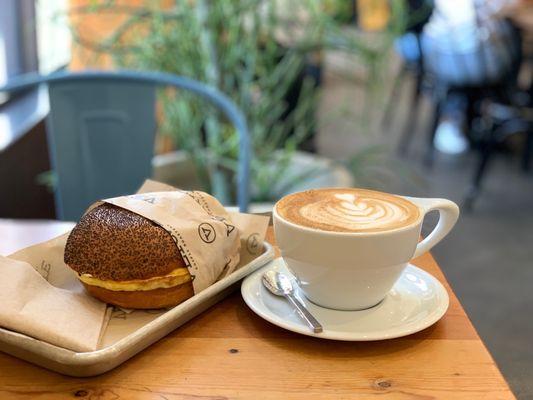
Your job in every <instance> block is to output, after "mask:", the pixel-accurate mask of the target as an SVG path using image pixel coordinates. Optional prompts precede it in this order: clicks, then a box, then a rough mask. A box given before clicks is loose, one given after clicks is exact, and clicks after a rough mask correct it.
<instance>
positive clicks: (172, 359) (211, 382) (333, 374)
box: [0, 220, 514, 400]
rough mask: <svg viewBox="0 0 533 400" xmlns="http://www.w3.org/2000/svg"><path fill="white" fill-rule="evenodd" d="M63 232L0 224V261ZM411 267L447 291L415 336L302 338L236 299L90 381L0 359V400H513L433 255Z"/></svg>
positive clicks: (51, 225) (46, 226) (53, 226)
mask: <svg viewBox="0 0 533 400" xmlns="http://www.w3.org/2000/svg"><path fill="white" fill-rule="evenodd" d="M69 227H70V225H68V224H64V223H57V222H45V223H37V222H29V223H22V222H16V221H6V220H0V254H7V253H9V252H10V251H13V250H16V249H18V248H20V247H21V246H24V245H28V244H30V243H31V242H37V241H39V240H44V239H47V238H50V237H53V236H54V235H57V234H59V233H61V232H63V231H65V230H67V229H69ZM269 240H270V241H271V242H273V241H274V237H273V234H272V231H269ZM414 264H416V265H417V266H419V267H421V268H423V269H425V270H426V271H428V272H430V273H432V274H433V275H434V276H436V277H437V278H438V279H439V280H440V281H441V282H442V283H443V284H444V286H445V287H446V288H447V290H448V292H449V293H450V308H449V310H448V312H447V313H446V315H445V316H444V318H443V319H442V320H441V321H439V322H438V323H437V324H435V325H433V326H432V327H430V328H428V329H426V330H424V331H422V332H419V333H417V334H415V335H411V336H408V337H405V338H401V339H393V340H387V341H381V342H359V343H356V342H352V343H347V342H332V341H327V340H319V339H315V338H310V337H305V336H301V335H297V334H295V333H292V332H288V331H285V330H283V329H281V328H278V327H276V326H274V325H271V324H269V323H268V322H266V321H264V320H262V319H261V318H260V317H258V316H256V315H255V314H254V313H253V312H252V311H250V310H249V309H248V308H247V306H246V305H245V304H244V302H243V300H242V299H241V296H240V294H239V293H235V294H233V295H232V296H230V297H229V298H228V299H226V300H225V301H223V302H221V303H219V304H218V305H216V306H214V307H212V308H211V309H210V310H208V311H206V312H205V313H203V314H201V315H200V316H198V317H197V318H195V319H193V320H192V321H191V322H189V323H188V324H186V325H185V326H183V327H181V328H179V329H177V330H176V331H174V332H173V333H171V334H170V335H168V336H167V337H165V338H164V339H162V340H160V341H159V342H158V343H156V344H154V345H153V346H151V347H150V348H148V349H146V350H145V351H143V352H141V353H140V354H138V355H137V356H135V357H134V358H132V359H131V360H129V361H127V362H126V363H124V364H123V365H122V366H120V367H118V368H116V369H115V370H113V371H110V372H108V373H106V374H104V375H101V376H98V377H95V378H70V377H66V376H62V375H60V374H57V373H54V372H50V371H47V370H45V369H42V368H39V367H36V366H33V365H32V364H29V363H27V362H25V361H21V360H19V359H17V358H14V357H11V356H9V355H6V354H2V353H0V398H2V399H3V398H9V399H13V398H31V399H34V398H38V399H48V398H50V399H57V398H82V399H83V398H86V399H102V400H104V399H105V400H107V399H132V398H141V399H168V400H171V399H226V398H227V399H230V398H231V399H242V398H247V399H293V398H303V399H318V398H326V399H333V398H335V399H340V398H343V399H344V398H356V399H367V398H369V399H382V400H383V399H468V400H474V399H513V398H514V396H513V394H512V393H511V391H510V390H509V387H508V386H507V383H506V382H505V380H504V379H503V377H502V375H501V373H500V372H499V371H498V368H497V367H496V365H495V364H494V361H493V360H492V358H491V356H490V354H489V353H488V351H487V349H486V348H485V346H484V345H483V342H482V341H481V339H480V338H479V336H478V334H477V333H476V331H475V329H474V327H473V326H472V323H471V322H470V320H469V319H468V316H467V315H466V314H465V311H464V310H463V308H462V307H461V304H460V303H459V301H458V300H457V297H456V296H455V294H454V293H453V292H452V290H451V288H450V286H449V284H448V282H447V281H446V279H445V278H444V275H443V274H442V272H441V270H440V269H439V267H438V265H437V264H436V263H435V260H434V259H433V257H431V255H429V254H427V255H424V256H422V257H420V258H418V259H416V260H415V261H414Z"/></svg>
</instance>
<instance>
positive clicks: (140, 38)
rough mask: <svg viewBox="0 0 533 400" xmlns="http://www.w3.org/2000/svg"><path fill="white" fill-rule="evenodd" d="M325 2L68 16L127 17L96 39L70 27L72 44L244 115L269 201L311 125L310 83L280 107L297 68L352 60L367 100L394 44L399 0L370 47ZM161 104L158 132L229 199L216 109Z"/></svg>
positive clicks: (170, 99) (257, 184)
mask: <svg viewBox="0 0 533 400" xmlns="http://www.w3.org/2000/svg"><path fill="white" fill-rule="evenodd" d="M326 3H328V1H327V0H290V1H280V0H216V1H215V0H175V1H174V2H173V3H172V5H170V6H169V7H163V6H162V5H161V2H159V1H147V2H146V3H145V4H144V5H143V6H142V7H131V6H126V5H124V4H123V3H116V2H114V1H93V2H92V4H90V5H89V6H85V7H80V8H76V9H74V10H72V11H71V15H72V16H73V18H74V17H76V16H80V15H85V14H87V13H92V14H94V13H99V14H104V13H115V14H122V15H125V16H126V18H125V19H124V21H123V22H122V23H121V24H120V26H118V27H117V28H116V29H115V30H114V32H113V33H112V34H111V35H110V36H108V37H107V38H104V39H101V40H98V41H96V42H92V41H90V40H88V39H87V38H86V37H84V36H83V35H82V34H81V33H80V32H79V30H78V29H77V28H76V27H74V28H73V30H72V34H73V39H74V41H75V43H77V44H78V45H80V46H83V47H87V48H90V49H92V50H94V51H96V53H98V54H110V55H111V56H112V58H113V62H114V64H115V65H116V66H118V67H125V68H130V69H140V70H157V71H165V72H170V73H174V74H177V75H185V76H189V77H192V78H194V79H197V80H200V81H203V82H206V83H208V84H210V85H212V86H214V87H217V88H218V89H219V90H221V91H222V92H224V93H225V94H227V95H228V96H229V97H230V98H231V99H232V100H233V101H234V102H235V103H236V104H237V105H238V106H239V107H240V108H241V109H242V110H243V112H244V114H245V116H246V118H247V121H248V125H249V129H250V134H251V137H252V143H253V161H252V182H253V185H252V186H253V188H254V190H253V193H252V195H253V199H254V200H272V199H273V198H276V197H277V196H278V195H279V193H272V190H271V188H272V182H274V181H275V180H276V178H277V177H279V176H280V175H282V174H284V172H285V171H286V170H287V168H288V167H289V165H290V163H291V158H292V156H293V154H294V152H295V151H296V150H297V148H298V146H299V145H300V144H301V143H302V142H303V141H304V140H306V139H307V138H308V136H309V135H310V134H311V132H313V130H314V129H316V128H317V127H316V119H315V118H313V113H314V111H313V110H314V107H315V105H316V101H317V96H318V95H319V89H318V88H317V87H316V86H315V85H314V84H313V82H312V80H310V79H309V78H306V77H304V78H303V82H302V85H301V90H300V92H299V97H298V99H297V102H296V106H295V107H294V109H292V110H288V108H287V107H288V105H287V101H286V96H287V93H288V92H289V90H290V89H291V87H292V86H293V85H294V84H295V83H296V82H297V80H298V79H302V71H303V68H304V65H305V64H306V63H307V62H309V60H310V59H311V58H315V59H316V58H317V57H318V58H320V55H321V54H322V53H323V52H324V51H325V50H328V49H337V50H343V51H347V52H351V53H355V54H357V55H358V56H359V58H360V60H361V61H362V63H363V64H364V65H365V67H366V70H367V71H368V76H367V78H366V82H365V83H364V85H365V87H366V89H367V90H368V92H369V99H372V98H373V94H375V93H376V88H377V87H379V81H380V77H379V70H380V68H381V66H382V64H383V63H384V59H385V58H386V56H385V55H386V53H387V52H388V49H389V48H390V44H391V43H392V38H393V37H394V36H395V34H396V33H397V32H398V31H399V29H401V22H399V21H401V20H402V19H403V16H402V15H401V14H402V12H401V7H400V6H399V5H400V4H401V1H400V0H398V1H393V2H392V3H391V4H392V9H393V15H395V16H398V18H393V20H392V23H391V26H390V29H389V30H388V31H387V32H385V33H383V34H382V35H381V36H380V37H379V38H377V40H374V42H373V43H372V45H369V44H368V43H367V42H366V41H365V40H364V39H363V38H360V37H358V36H357V35H354V34H352V33H350V34H346V33H345V32H344V31H343V29H342V27H341V26H340V25H339V23H338V22H337V21H336V20H335V19H334V18H333V17H332V16H330V15H328V14H327V13H326V12H324V9H325V7H326V6H327V4H326ZM159 100H160V104H161V110H162V114H163V116H164V118H163V121H164V122H163V124H162V126H161V132H162V133H163V134H167V135H170V136H171V137H173V138H174V140H175V142H176V145H177V146H178V147H179V148H181V149H183V150H185V151H187V153H189V155H190V156H191V158H192V160H193V161H194V163H195V165H196V167H197V170H198V176H199V177H200V178H201V180H202V184H203V186H204V188H205V189H206V190H209V191H212V192H213V193H214V194H215V195H216V196H217V197H219V198H220V199H221V200H222V201H224V202H230V201H231V200H232V198H233V197H234V193H233V192H232V191H231V188H232V187H233V186H234V185H232V181H233V179H234V177H235V170H236V165H237V163H236V160H237V155H238V153H237V151H238V140H237V136H236V134H235V132H234V130H233V129H232V128H231V127H230V126H229V125H228V124H227V123H226V122H225V121H224V120H223V119H222V118H221V117H220V115H219V114H218V113H217V112H216V111H215V110H214V109H212V108H211V107H210V106H209V105H207V104H206V103H205V102H203V101H202V100H199V99H198V98H195V97H192V96H191V95H188V94H186V93H176V92H173V91H168V90H165V91H162V92H161V93H160V94H159ZM371 102H372V101H371V100H370V101H369V102H368V103H369V104H371ZM370 109H371V106H369V107H368V108H367V111H368V110H370ZM364 114H365V115H366V114H368V112H364ZM199 132H203V135H201V134H199ZM274 154H275V155H276V157H275V160H276V161H275V163H274V165H273V162H272V160H273V155H274ZM347 162H348V164H349V161H347ZM313 173H317V172H316V171H301V174H300V175H298V176H297V177H295V178H294V179H295V180H301V179H305V178H306V177H308V176H309V175H310V174H313Z"/></svg>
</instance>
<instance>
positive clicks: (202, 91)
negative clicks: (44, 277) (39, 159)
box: [0, 71, 250, 220]
mask: <svg viewBox="0 0 533 400" xmlns="http://www.w3.org/2000/svg"><path fill="white" fill-rule="evenodd" d="M41 83H47V84H48V90H49V96H50V114H49V118H48V120H47V124H48V144H49V150H50V157H51V164H52V167H53V169H54V171H55V173H56V175H57V185H56V188H55V201H56V211H57V216H58V218H60V219H66V220H77V219H79V217H80V216H81V214H82V213H83V212H84V211H85V209H86V208H87V207H88V206H89V205H90V204H91V203H93V202H94V201H96V200H99V199H104V198H109V197H114V196H119V195H123V194H129V193H133V192H134V191H135V190H136V189H137V188H138V187H139V186H140V185H141V184H142V182H143V181H144V179H146V178H148V177H150V176H151V160H152V157H153V147H154V133H155V130H156V119H155V89H156V87H157V86H174V87H177V88H180V89H185V90H189V91H192V92H194V93H196V94H198V95H199V96H202V97H204V98H205V99H206V100H208V101H210V102H211V103H213V104H214V105H215V106H217V107H218V108H219V109H221V110H222V111H223V113H224V114H225V115H226V117H227V118H228V119H229V120H230V121H231V122H232V123H233V124H234V125H235V126H236V128H237V131H238V133H239V139H240V151H239V170H238V174H237V175H238V176H237V185H238V188H237V194H238V203H239V208H240V210H241V211H246V209H247V207H248V201H249V190H248V187H249V164H250V142H249V137H248V131H247V126H246V122H245V120H244V117H243V115H242V113H241V112H240V111H239V110H238V108H237V107H236V106H235V105H234V104H233V103H232V102H231V101H230V100H229V99H228V98H226V97H225V96H224V95H222V94H221V93H220V92H218V91H217V90H215V89H213V88H210V87H208V86H205V85H203V84H201V83H200V82H196V81H193V80H190V79H187V78H183V77H178V76H174V75H170V74H164V73H140V72H133V71H117V72H83V73H67V72H60V73H57V74H52V75H48V76H38V75H26V76H23V77H20V78H18V79H17V80H16V81H14V82H10V83H9V84H8V85H6V86H5V87H4V88H0V91H14V90H21V89H25V88H27V87H28V86H35V85H38V84H41ZM198 134H199V132H198Z"/></svg>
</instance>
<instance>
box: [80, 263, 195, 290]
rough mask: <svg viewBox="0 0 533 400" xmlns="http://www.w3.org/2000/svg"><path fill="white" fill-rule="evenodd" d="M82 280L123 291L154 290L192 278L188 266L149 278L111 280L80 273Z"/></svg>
mask: <svg viewBox="0 0 533 400" xmlns="http://www.w3.org/2000/svg"><path fill="white" fill-rule="evenodd" d="M78 277H79V278H80V280H81V281H82V282H84V283H86V284H87V285H92V286H99V287H101V288H104V289H108V290H114V291H116V292H121V291H137V290H152V289H158V288H169V287H173V286H178V285H181V284H183V283H186V282H189V281H190V280H191V275H190V274H189V270H188V269H187V268H177V269H175V270H174V271H172V272H170V273H169V274H167V275H165V276H157V277H155V278H148V279H135V280H131V281H111V280H104V279H98V278H94V277H93V276H92V275H90V274H82V275H78Z"/></svg>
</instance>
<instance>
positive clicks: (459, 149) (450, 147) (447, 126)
mask: <svg viewBox="0 0 533 400" xmlns="http://www.w3.org/2000/svg"><path fill="white" fill-rule="evenodd" d="M433 145H434V146H435V148H436V149H437V150H438V151H440V152H441V153H445V154H452V155H457V154H462V153H464V152H466V151H467V150H468V147H469V145H468V140H466V138H465V135H464V134H463V131H462V130H461V128H460V127H459V125H458V124H457V123H455V122H454V121H453V120H443V121H441V122H440V123H439V125H438V126H437V131H436V132H435V139H434V140H433Z"/></svg>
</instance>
